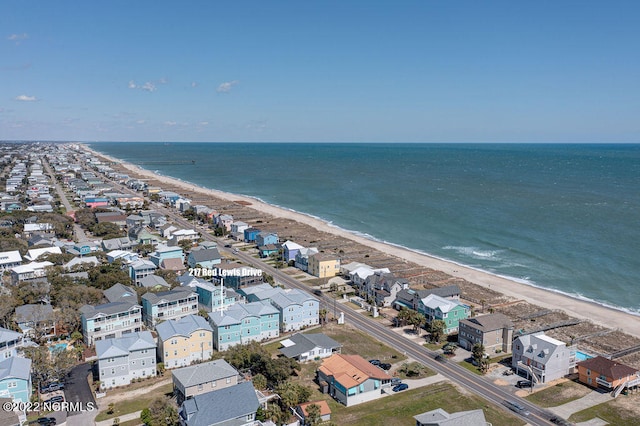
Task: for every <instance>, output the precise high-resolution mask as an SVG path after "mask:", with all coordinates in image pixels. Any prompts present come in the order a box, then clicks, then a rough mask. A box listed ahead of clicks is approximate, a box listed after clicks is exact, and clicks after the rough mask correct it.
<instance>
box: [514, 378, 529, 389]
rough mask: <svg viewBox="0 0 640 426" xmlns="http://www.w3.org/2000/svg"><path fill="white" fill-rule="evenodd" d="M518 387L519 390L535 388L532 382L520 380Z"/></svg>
mask: <svg viewBox="0 0 640 426" xmlns="http://www.w3.org/2000/svg"><path fill="white" fill-rule="evenodd" d="M516 386H517V387H519V388H530V387H532V386H533V383H531V380H518V383H516Z"/></svg>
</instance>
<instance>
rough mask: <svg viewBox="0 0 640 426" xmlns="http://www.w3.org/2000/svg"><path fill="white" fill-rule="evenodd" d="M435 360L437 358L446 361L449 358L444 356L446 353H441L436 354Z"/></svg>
mask: <svg viewBox="0 0 640 426" xmlns="http://www.w3.org/2000/svg"><path fill="white" fill-rule="evenodd" d="M435 360H436V361H440V362H446V361H447V358H445V356H444V355H440V354H438V355H436V358H435Z"/></svg>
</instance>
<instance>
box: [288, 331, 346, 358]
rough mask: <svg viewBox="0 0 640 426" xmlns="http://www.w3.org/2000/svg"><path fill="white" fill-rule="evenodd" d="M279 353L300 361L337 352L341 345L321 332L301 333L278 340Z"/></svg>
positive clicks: (328, 355)
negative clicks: (279, 345)
mask: <svg viewBox="0 0 640 426" xmlns="http://www.w3.org/2000/svg"><path fill="white" fill-rule="evenodd" d="M280 344H281V345H282V347H281V348H280V349H279V350H280V353H281V354H282V355H284V356H286V357H287V358H293V359H295V360H297V361H300V362H305V361H310V360H318V359H321V358H328V357H330V356H331V355H333V354H334V353H336V352H337V353H339V352H340V348H342V345H341V344H340V343H338V342H336V341H335V340H333V339H332V338H331V337H329V336H327V335H326V334H323V333H313V334H301V333H296V334H294V335H293V336H291V337H289V338H286V339H284V340H282V341H280Z"/></svg>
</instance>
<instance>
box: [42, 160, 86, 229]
mask: <svg viewBox="0 0 640 426" xmlns="http://www.w3.org/2000/svg"><path fill="white" fill-rule="evenodd" d="M42 163H43V164H44V168H45V169H46V170H47V173H48V174H49V176H51V181H52V182H53V185H54V187H55V189H56V192H57V193H58V197H60V202H61V203H62V205H63V206H64V208H65V209H66V211H67V212H72V211H73V210H74V209H73V207H72V206H71V203H69V200H68V199H67V196H66V195H65V193H64V190H63V189H62V186H60V184H59V183H58V181H57V180H56V175H55V173H54V172H53V170H52V169H51V166H50V165H49V162H48V161H47V159H46V158H43V159H42ZM73 232H74V234H75V236H76V239H77V240H78V241H88V240H89V238H87V234H86V233H85V232H84V230H83V229H82V227H81V226H80V225H78V224H77V223H74V224H73Z"/></svg>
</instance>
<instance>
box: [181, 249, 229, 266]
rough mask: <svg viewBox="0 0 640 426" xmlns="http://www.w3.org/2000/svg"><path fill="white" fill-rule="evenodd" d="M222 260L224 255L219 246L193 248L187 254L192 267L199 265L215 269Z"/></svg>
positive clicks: (188, 262)
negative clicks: (219, 250)
mask: <svg viewBox="0 0 640 426" xmlns="http://www.w3.org/2000/svg"><path fill="white" fill-rule="evenodd" d="M221 262H222V257H221V256H220V252H218V249H217V248H210V249H199V250H195V249H194V250H191V253H189V256H187V264H188V265H189V267H190V268H195V267H196V266H199V267H200V268H207V269H213V268H214V267H215V266H216V265H219V264H220V263H221Z"/></svg>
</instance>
